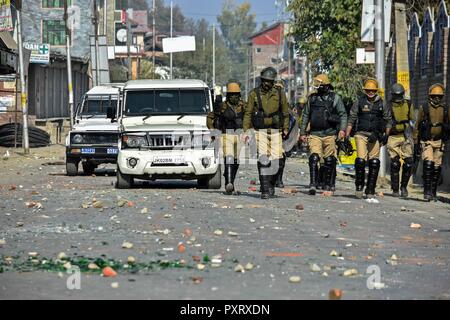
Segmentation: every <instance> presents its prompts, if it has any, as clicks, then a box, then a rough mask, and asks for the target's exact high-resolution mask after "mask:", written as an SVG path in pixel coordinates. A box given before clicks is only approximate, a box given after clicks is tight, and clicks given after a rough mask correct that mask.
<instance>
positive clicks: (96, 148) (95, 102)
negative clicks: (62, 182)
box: [66, 84, 123, 176]
mask: <svg viewBox="0 0 450 320" xmlns="http://www.w3.org/2000/svg"><path fill="white" fill-rule="evenodd" d="M122 86H123V84H111V85H102V86H97V87H94V88H92V89H91V90H89V91H88V92H87V93H86V94H85V95H84V96H83V100H82V102H81V104H80V105H79V106H78V108H77V110H76V114H75V123H74V127H73V128H72V130H71V131H70V132H69V135H68V136H67V137H66V172H67V175H69V176H75V175H77V174H78V164H79V163H80V162H81V163H82V166H83V172H84V173H85V174H88V175H89V174H92V173H93V172H94V170H95V169H96V168H97V166H98V165H99V164H101V163H116V161H117V153H118V149H117V143H118V139H119V125H118V124H117V122H115V123H114V122H112V120H111V118H113V116H112V115H113V114H116V111H117V102H118V98H119V88H120V87H122Z"/></svg>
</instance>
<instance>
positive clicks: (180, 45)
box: [162, 36, 195, 53]
mask: <svg viewBox="0 0 450 320" xmlns="http://www.w3.org/2000/svg"><path fill="white" fill-rule="evenodd" d="M162 45H163V51H164V53H172V52H185V51H195V36H184V37H176V38H165V39H163V40H162Z"/></svg>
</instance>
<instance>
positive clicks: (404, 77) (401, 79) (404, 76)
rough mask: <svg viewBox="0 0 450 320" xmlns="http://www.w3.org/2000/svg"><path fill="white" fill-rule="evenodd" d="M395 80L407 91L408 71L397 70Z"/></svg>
mask: <svg viewBox="0 0 450 320" xmlns="http://www.w3.org/2000/svg"><path fill="white" fill-rule="evenodd" d="M397 82H398V83H400V84H401V85H402V86H403V88H405V91H407V92H408V91H409V89H410V88H409V85H410V83H409V71H398V72H397Z"/></svg>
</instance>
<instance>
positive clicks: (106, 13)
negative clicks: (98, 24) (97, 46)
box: [103, 0, 108, 36]
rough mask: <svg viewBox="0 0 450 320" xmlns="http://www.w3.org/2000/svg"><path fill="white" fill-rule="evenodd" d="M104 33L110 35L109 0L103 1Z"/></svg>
mask: <svg viewBox="0 0 450 320" xmlns="http://www.w3.org/2000/svg"><path fill="white" fill-rule="evenodd" d="M103 34H104V35H105V36H107V35H108V0H104V2H103Z"/></svg>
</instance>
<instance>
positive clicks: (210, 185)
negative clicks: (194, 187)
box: [198, 166, 222, 190]
mask: <svg viewBox="0 0 450 320" xmlns="http://www.w3.org/2000/svg"><path fill="white" fill-rule="evenodd" d="M198 186H199V187H200V188H201V189H216V190H217V189H220V188H221V186H222V171H221V170H220V166H219V167H218V168H217V171H216V173H215V174H213V175H210V176H207V177H205V178H200V179H198Z"/></svg>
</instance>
